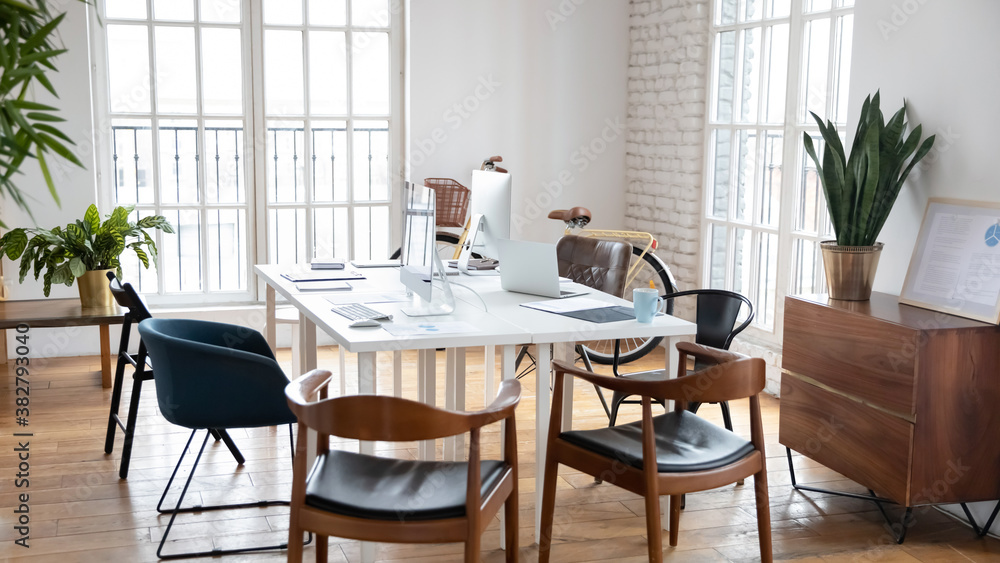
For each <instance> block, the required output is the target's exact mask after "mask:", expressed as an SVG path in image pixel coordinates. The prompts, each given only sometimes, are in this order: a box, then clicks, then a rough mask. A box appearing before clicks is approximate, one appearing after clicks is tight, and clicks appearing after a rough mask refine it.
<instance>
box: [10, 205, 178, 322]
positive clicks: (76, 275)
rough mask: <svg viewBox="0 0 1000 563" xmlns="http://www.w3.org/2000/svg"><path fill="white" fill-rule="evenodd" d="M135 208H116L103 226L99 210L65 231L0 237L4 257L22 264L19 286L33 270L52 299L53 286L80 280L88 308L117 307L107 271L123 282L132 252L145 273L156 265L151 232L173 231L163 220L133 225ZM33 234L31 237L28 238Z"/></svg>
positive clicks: (156, 217)
mask: <svg viewBox="0 0 1000 563" xmlns="http://www.w3.org/2000/svg"><path fill="white" fill-rule="evenodd" d="M132 209H133V208H132V207H122V206H119V207H116V208H115V210H114V211H112V212H111V214H110V215H108V216H107V219H105V220H104V222H103V223H102V222H101V218H100V214H99V213H98V212H97V206H96V205H91V206H90V207H88V208H87V212H86V213H85V214H84V216H83V220H82V221H81V220H79V219H78V220H76V221H75V222H73V223H70V224H68V225H66V226H65V227H62V228H60V227H55V228H52V229H39V228H18V229H13V230H11V231H10V232H8V233H7V234H5V235H4V236H2V237H0V253H4V254H6V255H7V258H10V259H11V260H17V259H18V258H20V259H21V270H20V281H21V282H23V281H24V278H25V276H26V275H27V274H28V271H29V270H32V271H33V273H34V275H35V279H36V280H37V279H38V277H39V275H42V271H43V270H44V272H45V273H44V275H43V277H42V280H43V283H44V285H43V287H42V291H43V292H44V293H45V296H46V297H48V296H49V291H50V289H51V288H52V284H53V283H62V284H66V285H67V286H70V285H73V282H74V281H75V280H79V282H78V283H77V289H78V290H79V291H80V302H81V304H82V306H84V307H109V306H111V305H112V304H113V303H114V300H113V298H112V296H111V292H110V291H109V290H108V278H107V272H110V271H114V272H115V273H116V275H117V276H118V277H119V278H120V277H122V267H121V262H120V258H121V255H122V253H123V252H125V249H126V248H129V249H132V251H133V252H135V255H136V256H137V257H138V258H139V262H140V263H142V265H143V266H144V267H145V268H149V263H150V262H151V261H152V262H155V261H156V243H155V242H153V238H152V237H151V236H150V235H149V233H148V232H146V229H160V230H161V231H163V232H165V233H172V232H174V229H173V227H171V226H170V223H169V222H167V220H166V218H164V217H163V216H162V215H151V216H149V217H143V218H142V219H139V220H138V221H136V222H131V221H129V218H128V216H129V214H130V213H132ZM29 235H31V238H30V239H29Z"/></svg>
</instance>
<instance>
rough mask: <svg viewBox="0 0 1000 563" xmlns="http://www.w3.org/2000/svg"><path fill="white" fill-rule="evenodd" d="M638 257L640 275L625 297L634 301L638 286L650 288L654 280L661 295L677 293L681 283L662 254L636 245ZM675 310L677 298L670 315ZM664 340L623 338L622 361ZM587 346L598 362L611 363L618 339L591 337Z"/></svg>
mask: <svg viewBox="0 0 1000 563" xmlns="http://www.w3.org/2000/svg"><path fill="white" fill-rule="evenodd" d="M640 256H641V258H640ZM636 260H640V263H639V265H638V266H637V270H636V274H635V277H634V278H633V279H632V283H630V284H629V286H628V287H626V288H625V299H628V300H629V301H631V300H632V290H633V289H635V288H637V287H650V283H649V282H650V281H652V282H653V287H655V288H656V292H657V293H659V294H660V295H664V294H667V293H674V292H675V291H677V283H676V282H675V281H674V276H673V274H671V273H670V268H668V267H667V265H666V264H665V263H664V262H663V260H661V259H660V257H659V256H657V255H656V254H653V253H652V252H647V253H646V254H642V249H641V248H635V247H633V248H632V261H633V263H635V261H636ZM630 266H631V265H630ZM673 312H674V303H673V301H672V300H671V301H667V314H668V315H669V314H671V313H673ZM662 340H663V337H661V336H656V337H652V338H624V339H622V341H621V342H622V344H621V356H620V358H619V363H627V362H632V361H635V360H638V359H639V358H641V357H643V356H645V355H646V354H648V353H650V352H651V351H653V349H654V348H656V347H657V346H659V344H660V341H662ZM584 348H585V349H586V350H587V355H588V356H590V359H591V360H592V361H593V362H595V363H598V364H604V365H611V364H612V363H613V362H614V357H615V356H614V354H615V341H614V340H591V341H588V342H586V343H585V344H584Z"/></svg>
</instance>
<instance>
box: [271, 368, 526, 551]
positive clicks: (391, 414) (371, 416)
mask: <svg viewBox="0 0 1000 563" xmlns="http://www.w3.org/2000/svg"><path fill="white" fill-rule="evenodd" d="M329 379H330V372H328V371H322V370H313V371H311V372H309V373H307V374H306V375H304V376H302V377H300V378H298V379H296V380H295V381H293V382H291V383H289V384H288V386H287V387H286V388H285V395H286V396H287V398H288V405H289V407H290V408H291V409H292V412H294V413H295V415H296V416H297V417H298V423H299V435H298V442H297V444H296V447H295V448H296V449H295V461H294V464H293V481H292V504H291V515H290V523H289V530H288V537H289V538H292V540H291V543H290V544H289V549H288V560H289V561H302V534H303V532H304V531H311V532H315V533H316V534H317V542H316V560H317V561H326V560H327V544H328V537H329V536H331V535H332V536H338V537H343V538H352V539H358V540H362V541H382V542H398V543H440V542H460V541H461V542H465V561H467V562H471V561H479V555H480V554H479V552H480V535H481V534H482V532H483V530H484V529H485V528H486V526H487V525H488V524H489V522H490V520H491V519H492V517H493V516H494V515H495V514H496V513H497V511H498V510H499V509H500V506H501V505H503V506H504V515H505V518H506V549H507V561H517V551H518V544H517V516H518V513H517V510H518V509H517V432H516V429H515V425H514V410H515V409H516V408H517V405H518V403H519V402H520V400H521V384H520V383H519V382H517V381H504V382H503V383H502V384H501V385H500V390H499V393H498V394H497V398H496V400H495V401H493V404H491V405H489V406H488V407H486V408H485V409H483V410H481V411H478V412H452V411H446V410H442V409H438V408H435V407H431V406H428V405H425V404H423V403H418V402H416V401H410V400H406V399H400V398H396V397H387V396H379V395H353V396H348V397H338V398H333V399H327V398H325V397H326V385H327V384H328V383H329ZM317 393H318V394H319V400H318V401H314V402H310V399H311V398H312V397H314V396H315V395H316V394H317ZM494 422H503V425H504V432H505V433H506V435H505V437H504V456H503V457H504V459H503V460H502V461H490V460H481V459H480V454H479V444H480V443H479V434H480V432H479V431H480V428H482V427H483V426H486V425H488V424H492V423H494ZM309 428H312V429H313V430H315V431H316V432H317V433H318V434H319V436H318V440H317V457H316V462H315V463H314V465H313V468H312V470H311V471H310V470H309V468H308V467H307V466H306V442H307V440H306V431H307V429H309ZM465 432H468V433H469V434H470V438H469V461H468V462H439V461H409V460H400V459H390V458H382V457H377V456H370V455H363V454H356V453H353V452H346V451H339V450H331V449H330V448H329V441H330V440H329V438H330V436H339V437H342V438H349V439H356V440H369V441H389V442H410V441H419V440H431V439H437V438H443V437H446V436H454V435H456V434H462V433H465Z"/></svg>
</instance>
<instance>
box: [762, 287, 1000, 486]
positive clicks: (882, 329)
mask: <svg viewBox="0 0 1000 563" xmlns="http://www.w3.org/2000/svg"><path fill="white" fill-rule="evenodd" d="M779 441H780V442H781V444H783V445H785V446H788V447H789V448H791V449H793V450H795V451H797V452H799V453H801V454H803V455H805V456H807V457H809V458H812V459H814V460H816V461H818V462H820V463H822V464H823V465H825V466H827V467H829V468H830V469H833V470H835V471H837V472H838V473H841V474H843V475H844V476H846V477H848V478H850V479H851V480H853V481H856V482H858V483H859V484H861V485H864V486H866V487H868V488H870V489H872V490H874V491H875V493H876V494H878V495H880V496H883V497H885V498H889V499H892V500H893V501H895V502H897V503H899V504H900V505H903V506H916V505H921V504H932V503H946V502H947V503H952V502H972V501H984V500H995V499H1000V327H998V326H996V325H990V324H986V323H981V322H978V321H973V320H969V319H963V318H960V317H955V316H952V315H947V314H944V313H938V312H935V311H929V310H926V309H920V308H917V307H911V306H909V305H902V304H900V303H899V302H898V300H897V298H896V296H894V295H887V294H883V293H873V294H872V297H871V300H870V301H839V300H834V299H829V298H828V296H826V295H807V296H794V297H787V298H786V299H785V317H784V348H783V350H782V378H781V408H780V419H779Z"/></svg>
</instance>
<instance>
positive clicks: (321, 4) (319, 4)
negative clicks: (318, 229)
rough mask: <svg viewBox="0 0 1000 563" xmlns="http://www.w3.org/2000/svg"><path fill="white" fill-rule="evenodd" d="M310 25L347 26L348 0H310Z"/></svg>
mask: <svg viewBox="0 0 1000 563" xmlns="http://www.w3.org/2000/svg"><path fill="white" fill-rule="evenodd" d="M309 23H310V24H312V25H346V24H347V0H309ZM344 256H346V254H345V255H344Z"/></svg>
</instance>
